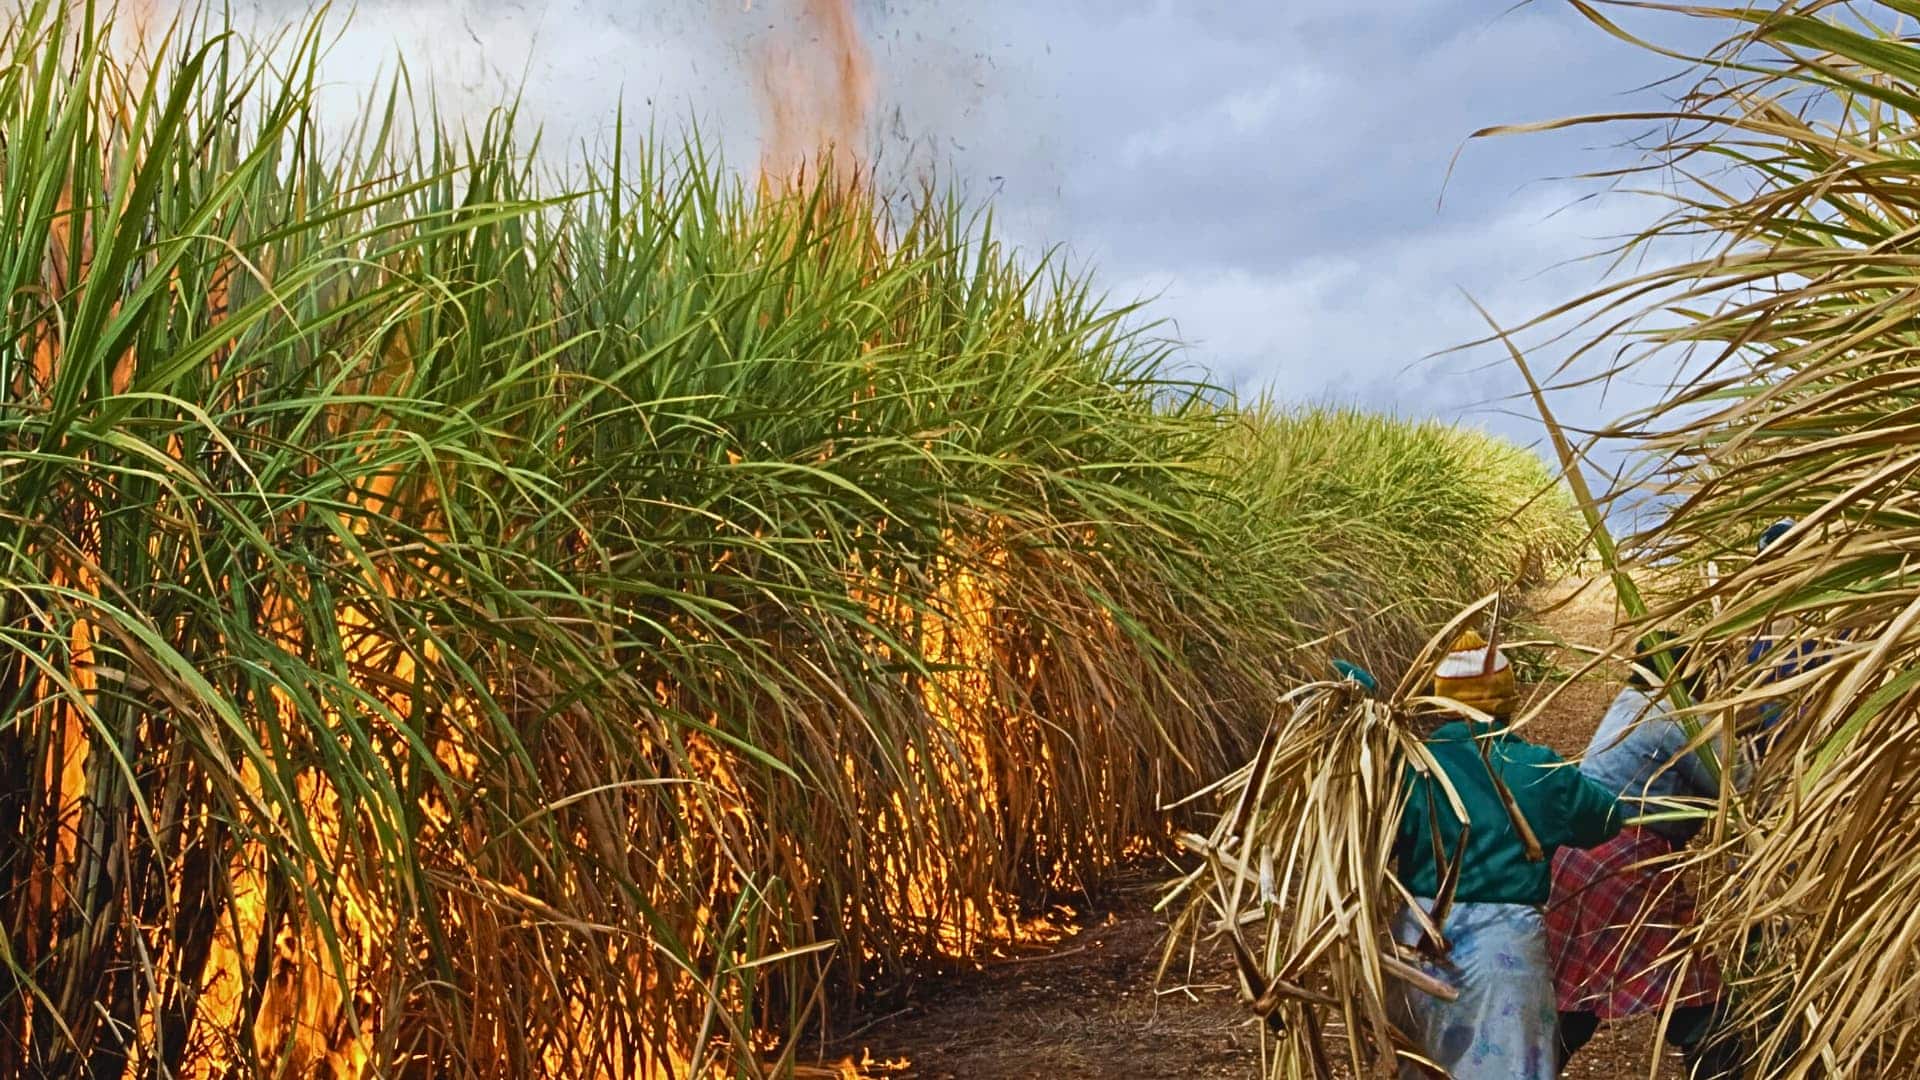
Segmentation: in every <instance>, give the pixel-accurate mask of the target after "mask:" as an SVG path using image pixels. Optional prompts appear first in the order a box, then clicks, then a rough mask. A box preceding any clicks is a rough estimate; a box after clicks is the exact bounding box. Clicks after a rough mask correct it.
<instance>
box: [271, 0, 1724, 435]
mask: <svg viewBox="0 0 1920 1080" xmlns="http://www.w3.org/2000/svg"><path fill="white" fill-rule="evenodd" d="M807 2H809V0H652V2H636V0H362V3H361V4H360V5H359V7H358V8H357V10H355V11H353V12H352V13H351V15H350V16H347V17H346V18H342V14H343V11H344V9H335V14H334V16H333V17H332V18H333V21H334V23H335V25H340V24H342V23H344V24H345V27H346V28H345V30H344V31H343V32H342V33H341V35H340V39H339V41H338V42H337V44H336V45H335V47H334V50H333V52H332V54H331V56H330V58H329V60H328V66H327V71H328V74H329V77H330V79H332V80H333V82H332V83H331V85H330V89H329V93H330V94H331V95H333V96H334V97H335V99H336V100H338V101H340V102H350V101H351V100H352V99H353V98H355V97H357V96H358V95H360V94H362V93H364V92H365V90H366V88H367V87H368V86H369V85H371V84H372V81H373V80H374V79H375V78H376V76H377V73H378V72H379V71H380V70H381V69H382V68H383V67H384V68H388V69H390V68H391V65H392V61H393V58H394V57H395V55H396V53H398V54H401V55H405V56H406V57H407V63H408V66H409V69H410V70H411V71H412V73H413V74H414V75H415V77H416V78H422V77H424V78H427V79H430V80H431V82H432V83H433V85H434V86H435V88H436V91H437V92H438V93H439V94H440V95H441V98H442V101H443V102H444V103H445V104H446V105H447V106H448V107H449V108H451V109H453V110H455V111H460V112H466V113H468V114H470V115H480V114H482V113H483V112H484V110H485V109H486V108H487V107H489V106H490V105H492V104H493V103H495V102H497V101H498V100H500V99H501V98H502V97H503V96H505V95H510V94H514V93H516V92H517V93H518V94H519V95H520V97H521V100H522V109H523V112H524V114H525V115H526V116H527V118H528V119H530V120H532V121H535V122H538V123H539V124H541V125H542V126H543V128H544V130H545V136H544V137H545V142H546V145H547V147H548V152H549V153H550V154H563V155H574V156H578V155H580V154H583V153H598V152H603V151H604V149H605V147H606V144H607V140H608V139H609V138H611V133H612V131H613V123H614V118H615V115H616V109H617V108H619V107H621V106H622V105H624V107H625V109H626V115H627V123H628V124H629V125H630V126H632V127H635V128H644V127H648V126H651V127H652V128H653V129H654V130H655V131H657V132H661V133H667V134H671V133H674V132H677V131H679V130H681V129H683V128H684V127H685V126H687V125H688V124H689V123H693V124H697V125H698V127H699V129H700V131H701V132H702V133H703V135H704V137H705V138H706V140H707V141H708V142H709V143H710V144H711V145H713V146H715V147H716V148H717V149H718V150H720V151H721V152H722V153H723V154H725V155H726V157H727V158H728V160H729V161H730V162H732V163H734V164H736V165H739V166H742V167H745V168H749V169H750V168H752V167H753V165H754V164H755V160H756V153H757V147H758V145H759V140H760V138H761V134H762V117H763V112H764V110H763V107H762V106H763V100H762V98H763V94H762V92H761V84H760V82H759V81H758V77H757V75H756V72H757V71H758V70H760V68H759V67H758V66H757V65H758V64H759V63H760V62H761V60H762V59H763V58H764V57H765V56H766V55H768V50H769V49H777V48H780V47H787V48H788V49H789V51H790V52H794V51H795V50H796V49H797V50H798V52H797V53H796V55H800V56H801V57H802V58H803V60H804V57H805V56H806V55H807V54H806V52H805V44H806V43H805V42H804V41H803V40H800V39H803V38H804V37H805V35H806V33H807V31H805V30H804V29H803V28H801V27H800V24H799V23H798V22H797V21H796V18H795V15H794V12H795V11H796V10H797V9H798V7H799V6H800V5H802V4H804V3H807ZM851 2H852V5H853V9H854V14H855V16H856V21H857V26H858V30H859V32H860V35H861V38H862V40H863V41H864V42H865V43H866V45H867V47H868V49H869V50H870V53H871V60H872V69H873V87H872V112H871V117H870V122H869V123H868V125H867V134H868V138H869V150H870V152H871V153H872V154H874V156H875V158H876V161H877V162H878V168H879V169H880V170H881V171H882V173H883V174H884V175H890V176H893V177H895V178H902V179H919V178H921V177H924V176H927V175H929V174H931V175H937V176H938V178H939V179H940V180H941V182H943V183H945V184H947V185H949V186H950V187H953V188H956V189H958V190H959V191H960V192H961V193H963V194H964V195H965V196H966V197H968V198H970V199H972V200H974V201H976V202H977V203H981V204H985V205H990V206H991V207H992V209H993V211H994V214H995V215H996V219H997V221H998V223H999V227H1000V229H1001V231H1002V233H1003V235H1005V236H1007V237H1008V238H1010V239H1012V240H1013V241H1015V242H1017V243H1018V244H1019V245H1020V246H1021V247H1022V248H1023V249H1024V250H1025V251H1027V252H1029V253H1030V254H1032V255H1035V256H1037V255H1038V254H1039V253H1041V252H1046V251H1054V252H1055V256H1054V257H1058V258H1066V259H1069V260H1070V261H1072V263H1073V264H1074V265H1075V266H1076V267H1080V268H1083V269H1084V270H1085V271H1086V272H1087V273H1090V274H1092V275H1093V277H1094V279H1095V280H1096V282H1097V283H1098V284H1100V285H1101V286H1102V287H1103V288H1104V289H1105V290H1106V291H1107V293H1108V294H1109V295H1110V296H1111V297H1112V298H1113V299H1114V300H1115V301H1116V302H1120V301H1130V300H1133V299H1136V298H1142V297H1150V298H1152V299H1151V303H1150V304H1149V306H1148V308H1147V311H1148V313H1149V314H1150V315H1151V316H1153V317H1156V318H1160V319H1164V320H1166V324H1165V329H1166V331H1167V332H1168V333H1170V334H1172V335H1173V336H1175V337H1178V338H1179V339H1180V340H1181V341H1183V342H1184V343H1185V345H1186V348H1185V350H1184V351H1183V353H1182V354H1181V356H1182V362H1183V363H1185V364H1188V365H1190V366H1191V369H1192V371H1193V372H1195V373H1205V374H1206V376H1207V377H1209V378H1211V379H1213V380H1216V381H1219V382H1222V383H1226V384H1229V385H1232V386H1234V387H1235V388H1237V389H1239V390H1240V391H1242V392H1244V393H1249V394H1252V393H1262V392H1265V393H1270V394H1272V395H1273V396H1275V397H1277V398H1279V399H1281V400H1284V401H1290V402H1302V403H1323V402H1338V403H1346V404H1357V405H1362V406H1365V407H1369V408H1375V409H1381V410H1386V411H1392V412H1397V413H1400V414H1402V415H1408V416H1436V417H1440V418H1443V419H1447V420H1464V421H1467V422H1471V423H1476V424H1480V425H1482V426H1485V427H1488V428H1490V429H1492V430H1495V431H1497V432H1500V433H1502V434H1506V435H1510V436H1512V437H1515V438H1517V439H1520V440H1522V441H1525V442H1529V443H1537V442H1538V440H1539V437H1540V434H1541V429H1540V427H1539V424H1538V422H1537V419H1535V418H1534V417H1533V415H1532V414H1531V412H1530V411H1528V410H1529V406H1528V405H1527V404H1526V403H1525V402H1523V401H1519V400H1515V399H1514V395H1515V394H1516V393H1517V392H1518V391H1519V390H1520V389H1521V388H1522V384H1521V383H1520V381H1519V379H1518V377H1517V373H1516V372H1515V371H1514V370H1513V367H1512V365H1511V363H1510V362H1508V361H1506V360H1505V359H1503V356H1504V354H1503V353H1495V352H1493V351H1491V350H1489V349H1487V348H1481V349H1478V350H1474V351H1470V352H1467V353H1464V354H1456V355H1453V356H1450V357H1447V358H1443V359H1429V357H1430V355H1431V354H1434V353H1437V352H1440V351H1442V350H1447V349H1450V348H1452V347H1454V346H1458V345H1460V344H1462V343H1464V342H1468V341H1470V340H1473V339H1475V338H1477V337H1479V336H1480V335H1481V334H1482V333H1483V332H1484V330H1485V324H1484V323H1483V322H1481V321H1480V317H1479V316H1478V315H1477V314H1476V313H1475V311H1474V309H1473V307H1472V305H1471V304H1470V303H1469V301H1468V300H1467V298H1466V297H1467V295H1468V294H1471V295H1472V296H1473V297H1474V298H1476V299H1478V300H1479V301H1480V302H1481V303H1482V304H1484V305H1486V307H1487V308H1488V309H1489V310H1490V311H1491V312H1492V313H1493V314H1494V315H1495V316H1496V317H1498V318H1499V319H1500V320H1502V321H1503V322H1504V323H1508V324H1512V323H1517V322H1520V321H1522V320H1524V319H1526V318H1528V317H1530V316H1532V315H1534V314H1536V313H1538V312H1540V311H1542V310H1544V309H1546V308H1548V307H1551V306H1553V305H1554V304H1557V303H1559V302H1560V301H1563V300H1565V299H1568V298H1570V297H1572V296H1574V295H1576V294H1578V293H1581V292H1583V291H1585V290H1586V289H1589V288H1591V287H1592V286H1594V285H1595V284H1596V283H1597V282H1598V281H1599V280H1600V278H1601V274H1602V271H1603V269H1604V265H1603V264H1600V263H1596V262H1594V261H1592V260H1591V259H1588V258H1587V257H1588V256H1591V255H1593V254H1594V253H1596V252H1598V251H1601V250H1603V249H1605V248H1606V247H1608V246H1609V245H1610V244H1611V243H1613V242H1615V241H1616V240H1617V239H1618V238H1620V237H1622V236H1625V235H1628V234H1631V233H1633V232H1635V231H1637V230H1638V229H1639V228H1641V227H1643V226H1644V225H1645V224H1646V223H1647V222H1648V221H1650V220H1651V219H1652V217H1653V216H1654V215H1655V214H1657V213H1658V212H1659V211H1660V210H1661V209H1663V207H1662V206H1661V205H1660V204H1659V203H1658V202H1657V200H1654V199H1652V198H1649V197H1647V196H1644V195H1630V194H1621V193H1614V194H1607V193H1606V192H1605V191H1604V189H1603V185H1601V184H1600V183H1599V182H1597V181H1591V180H1581V179H1577V176H1578V175H1579V174H1582V173H1590V172H1594V171H1599V170H1605V169H1609V168H1615V167H1618V166H1620V165H1623V164H1627V163H1632V162H1634V161H1638V160H1640V152H1639V151H1637V150H1635V149H1633V148H1631V147H1629V146H1626V145H1623V142H1624V140H1626V139H1627V138H1628V137H1629V136H1630V135H1633V134H1635V132H1634V131H1633V130H1631V129H1624V128H1593V127H1588V128H1581V129H1576V130H1573V131H1565V132H1554V133H1550V134H1535V135H1525V136H1508V137H1501V138H1496V139H1479V140H1469V138H1468V136H1469V135H1471V133H1472V132H1474V131H1475V130H1476V129H1479V128H1482V127H1486V126H1489V125H1494V124H1503V123H1514V122H1522V121H1535V120H1545V119H1553V118H1557V117H1562V116H1568V115H1574V114H1581V113H1590V112H1607V111H1616V110H1621V109H1630V108H1656V109H1657V108H1660V107H1662V106H1663V105H1665V104H1666V103H1667V102H1668V100H1669V99H1670V98H1671V96H1672V93H1673V90H1674V89H1675V87H1674V86H1672V85H1671V84H1669V85H1667V86H1658V85H1650V84H1655V83H1657V82H1658V81H1659V80H1662V79H1663V78H1665V77H1667V76H1670V75H1673V74H1674V73H1675V72H1676V70H1677V69H1676V66H1675V64H1674V62H1672V61H1669V60H1665V59H1661V58H1658V57H1654V56H1652V55H1650V54H1647V53H1644V52H1642V51H1640V50H1637V49H1635V48H1633V47H1632V46H1629V45H1626V44H1624V43H1622V42H1620V41H1618V40H1616V39H1614V38H1613V37H1610V36H1609V35H1607V34H1605V33H1603V32H1601V31H1600V30H1598V29H1596V28H1595V27H1593V26H1592V25H1591V24H1589V23H1588V22H1587V21H1586V20H1585V19H1584V18H1583V17H1582V16H1581V15H1580V14H1579V13H1578V12H1577V11H1576V10H1574V9H1573V8H1572V7H1571V6H1570V5H1568V4H1567V3H1565V0H1533V2H1530V3H1522V4H1520V5H1519V6H1516V7H1508V6H1507V3H1508V0H1282V2H1279V3H1273V2H1268V0H1241V2H1213V0H1179V2H1174V0H1046V2H1035V0H947V2H944V3H937V2H934V0H851ZM254 5H255V6H254V7H252V8H251V9H243V10H244V11H247V12H248V13H249V14H248V16H247V17H251V18H254V19H258V20H259V21H260V22H261V23H262V24H263V26H264V27H267V28H270V27H272V26H274V25H279V24H285V23H287V22H289V21H290V20H292V19H293V18H295V17H296V16H297V15H298V13H299V11H300V10H301V9H300V8H298V7H295V6H291V5H289V4H287V3H286V2H285V0H254ZM1635 25H1636V26H1637V27H1638V28H1642V29H1645V30H1648V31H1649V32H1653V33H1657V34H1659V35H1660V36H1661V37H1662V40H1664V41H1677V42H1681V43H1693V44H1704V43H1706V41H1707V38H1706V36H1705V32H1704V31H1703V30H1701V29H1697V28H1694V27H1693V26H1691V25H1688V24H1685V23H1684V22H1682V23H1675V22H1672V21H1664V22H1663V21H1659V20H1655V21H1653V22H1651V23H1649V22H1648V21H1647V20H1646V19H1645V18H1642V19H1641V20H1640V21H1639V22H1638V23H1637V24H1635ZM796 35H799V37H798V38H796ZM796 41H799V45H797V46H796V45H795V42H796ZM1450 163H1451V164H1452V168H1451V175H1450V176H1449V166H1450ZM1443 189H1444V198H1443V197H1442V195H1443ZM1557 358H1558V353H1557V352H1556V348H1555V347H1553V346H1548V345H1541V346H1539V352H1538V353H1537V354H1536V359H1537V361H1538V362H1540V363H1541V364H1543V365H1548V364H1551V363H1552V362H1553V361H1555V360H1556V359H1557ZM1648 392H1649V391H1648V388H1646V387H1633V386H1615V387H1612V388H1611V389H1610V390H1609V391H1608V392H1607V395H1606V396H1604V397H1603V396H1602V395H1601V394H1600V393H1599V392H1598V391H1596V390H1584V391H1580V392H1578V393H1572V394H1568V395H1563V396H1562V399H1561V400H1560V402H1559V406H1558V407H1560V408H1561V409H1563V410H1564V411H1565V413H1566V415H1567V418H1568V419H1570V420H1572V421H1574V422H1577V423H1583V424H1590V423H1594V422H1597V421H1599V420H1602V419H1605V418H1609V417H1611V416H1615V415H1618V414H1619V413H1620V412H1622V411H1624V410H1626V409H1628V408H1631V407H1633V406H1634V405H1636V404H1639V403H1641V402H1643V401H1645V400H1646V397H1647V394H1648Z"/></svg>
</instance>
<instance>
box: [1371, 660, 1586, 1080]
mask: <svg viewBox="0 0 1920 1080" xmlns="http://www.w3.org/2000/svg"><path fill="white" fill-rule="evenodd" d="M1434 694H1435V696H1438V697H1443V698H1447V699H1450V700H1452V701H1456V702H1459V703H1460V704H1462V705H1465V706H1467V707H1468V708H1470V709H1472V710H1474V712H1475V713H1478V714H1480V715H1481V716H1485V717H1489V718H1490V720H1487V719H1480V718H1479V716H1474V715H1470V714H1468V713H1466V712H1459V713H1456V714H1454V715H1452V716H1448V717H1446V718H1445V721H1446V722H1444V723H1442V724H1441V725H1440V726H1439V727H1438V728H1436V729H1435V730H1434V731H1433V732H1432V734H1430V735H1429V736H1427V738H1426V739H1425V740H1424V745H1425V747H1426V749H1427V751H1428V752H1429V753H1431V754H1432V756H1433V759H1434V761H1435V763H1437V764H1438V766H1439V768H1440V771H1441V772H1443V773H1444V774H1445V780H1446V782H1447V783H1448V784H1449V785H1451V787H1452V789H1453V791H1454V793H1455V794H1457V795H1458V797H1459V799H1460V802H1461V803H1462V804H1463V806H1464V808H1465V810H1466V820H1465V821H1461V820H1460V819H1459V817H1458V816H1457V815H1456V813H1455V812H1454V810H1453V808H1452V802H1451V800H1449V799H1448V798H1447V795H1446V792H1445V791H1443V790H1441V781H1440V779H1439V778H1437V777H1435V776H1432V775H1430V774H1428V773H1426V772H1425V771H1423V770H1422V769H1420V768H1417V767H1415V766H1413V765H1409V767H1408V771H1407V779H1406V783H1407V785H1408V794H1407V804H1406V810H1405V812H1404V814H1403V815H1402V817H1401V820H1400V825H1399V830H1398V832H1397V833H1396V835H1395V839H1394V849H1393V850H1394V862H1395V867H1396V870H1397V872H1398V875H1399V878H1400V881H1401V883H1402V884H1403V885H1405V886H1406V888H1407V890H1408V892H1409V893H1411V894H1412V895H1413V897H1414V898H1415V901H1416V903H1418V904H1419V907H1420V909H1421V911H1422V912H1424V913H1426V916H1427V918H1426V919H1424V920H1423V919H1421V918H1420V917H1418V916H1417V915H1415V913H1414V912H1412V911H1411V910H1408V911H1403V912H1402V913H1401V916H1400V918H1399V919H1398V920H1397V923H1396V926H1395V937H1396V938H1397V940H1399V941H1400V942H1401V943H1402V944H1404V945H1407V946H1409V947H1414V948H1417V949H1420V950H1421V952H1422V953H1423V954H1424V955H1425V956H1426V957H1427V960H1426V961H1425V969H1426V973H1427V974H1428V975H1430V976H1432V977H1434V978H1436V979H1438V980H1440V981H1441V982H1443V983H1444V984H1446V985H1447V986H1449V987H1450V988H1452V989H1453V990H1455V991H1457V992H1458V997H1457V998H1456V999H1455V1000H1452V1001H1448V1000H1445V999H1443V998H1440V997H1436V996H1433V995H1431V994H1428V993H1426V992H1425V991H1422V990H1420V989H1418V988H1415V987H1413V986H1411V985H1396V991H1395V994H1396V997H1395V1001H1394V1019H1395V1023H1396V1025H1397V1026H1398V1027H1399V1028H1400V1029H1401V1032H1402V1033H1403V1034H1405V1035H1406V1036H1407V1037H1408V1038H1409V1039H1410V1040H1411V1041H1412V1043H1413V1044H1414V1045H1415V1046H1417V1047H1418V1048H1419V1049H1420V1052H1421V1054H1422V1056H1424V1058H1426V1059H1427V1060H1428V1061H1430V1062H1431V1063H1432V1064H1433V1065H1434V1066H1437V1067H1439V1068H1440V1069H1443V1070H1445V1072H1446V1075H1448V1076H1450V1077H1452V1078H1454V1080H1549V1078H1551V1077H1553V1076H1555V1075H1557V1073H1558V1071H1559V1068H1558V1052H1557V1051H1558V1044H1557V1029H1558V1020H1559V1014H1558V1011H1557V1010H1556V1008H1555V999H1554V985H1553V969H1552V967H1551V966H1550V964H1549V962H1548V956H1547V936H1546V925H1545V922H1544V919H1543V916H1542V907H1543V906H1544V905H1545V904H1546V902H1547V897H1548V894H1549V890H1550V882H1551V877H1550V864H1549V863H1548V861H1547V860H1549V859H1551V858H1552V857H1553V853H1554V852H1555V851H1556V850H1557V849H1559V848H1561V847H1566V846H1575V847H1585V846H1591V845H1594V844H1599V843H1603V842H1605V841H1606V840H1608V839H1609V838H1611V837H1612V836H1614V835H1615V834H1616V833H1618V832H1619V831H1620V826H1621V820H1622V814H1621V811H1620V808H1619V806H1618V804H1617V802H1616V800H1615V798H1614V795H1613V793H1612V792H1610V791H1608V790H1607V789H1606V788H1604V787H1602V786H1601V785H1599V784H1596V783H1594V782H1593V781H1592V780H1590V779H1588V778H1586V777H1584V776H1582V775H1581V774H1580V772H1579V771H1578V770H1577V769H1574V768H1572V767H1570V766H1568V765H1567V764H1566V763H1565V762H1563V761H1562V760H1561V759H1560V758H1559V756H1558V755H1556V754H1554V752H1553V751H1551V750H1549V749H1547V748H1545V747H1543V746H1537V745H1535V744H1533V743H1530V742H1527V741H1526V740H1524V739H1522V738H1520V737H1519V736H1518V735H1515V734H1513V733H1512V732H1511V731H1510V730H1508V722H1509V719H1510V717H1511V715H1512V711H1513V705H1514V699H1515V687H1514V679H1513V671H1512V667H1511V665H1510V664H1509V663H1508V661H1507V658H1506V657H1505V656H1504V655H1501V654H1500V652H1499V650H1497V649H1493V648H1491V647H1490V646H1488V644H1487V643H1486V642H1485V641H1483V640H1481V638H1480V637H1479V635H1477V634H1474V633H1472V632H1471V631H1469V632H1468V633H1466V634H1464V635H1462V636H1461V638H1460V639H1459V640H1457V641H1456V642H1455V643H1454V645H1453V649H1452V651H1451V652H1450V653H1449V654H1448V656H1447V657H1446V659H1445V660H1444V661H1443V662H1442V663H1441V665H1440V667H1439V668H1438V670H1437V671H1436V673H1435V679H1434ZM1449 878H1451V879H1453V883H1454V887H1453V889H1452V893H1451V896H1447V895H1445V894H1446V893H1447V891H1448V890H1447V889H1446V887H1445V885H1444V884H1443V881H1444V880H1445V879H1449ZM1449 901H1450V906H1447V905H1448V902H1449ZM1435 922H1437V923H1438V926H1437V927H1436V929H1438V930H1439V940H1437V941H1436V940H1433V939H1432V938H1431V935H1430V934H1429V933H1428V932H1427V931H1428V924H1430V923H1435ZM1400 1075H1401V1076H1402V1077H1403V1078H1417V1077H1422V1076H1429V1075H1432V1071H1431V1069H1429V1068H1427V1067H1426V1066H1423V1065H1422V1064H1420V1063H1419V1062H1417V1061H1414V1060H1412V1059H1403V1060H1402V1063H1401V1069H1400Z"/></svg>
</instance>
